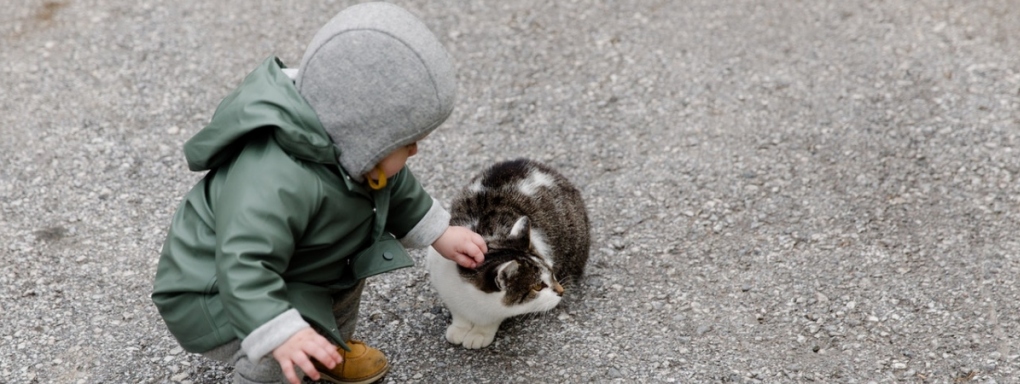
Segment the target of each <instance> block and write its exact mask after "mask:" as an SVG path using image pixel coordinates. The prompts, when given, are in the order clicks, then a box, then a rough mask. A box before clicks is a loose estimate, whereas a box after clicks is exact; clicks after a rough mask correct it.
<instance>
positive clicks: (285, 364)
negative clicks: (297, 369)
mask: <svg viewBox="0 0 1020 384" xmlns="http://www.w3.org/2000/svg"><path fill="white" fill-rule="evenodd" d="M280 369H281V370H282V371H283V376H285V377H286V378H287V381H288V382H290V384H300V383H299V382H298V378H297V374H296V373H294V365H293V364H291V362H290V360H287V359H283V360H280Z"/></svg>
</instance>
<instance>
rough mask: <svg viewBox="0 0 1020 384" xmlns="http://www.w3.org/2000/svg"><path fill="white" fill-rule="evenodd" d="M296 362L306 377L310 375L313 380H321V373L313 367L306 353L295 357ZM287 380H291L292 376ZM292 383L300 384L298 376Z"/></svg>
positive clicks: (295, 376) (292, 372)
mask: <svg viewBox="0 0 1020 384" xmlns="http://www.w3.org/2000/svg"><path fill="white" fill-rule="evenodd" d="M294 362H296V363H297V365H298V366H299V367H301V370H302V371H304V372H305V375H308V377H310V378H312V380H316V381H318V380H319V371H318V370H316V369H315V366H314V365H312V361H311V360H308V356H306V355H305V354H304V353H299V354H297V356H294ZM290 373H291V374H294V371H293V370H291V372H290ZM287 379H288V380H289V379H290V376H287ZM291 383H293V384H298V382H297V375H294V380H293V381H291Z"/></svg>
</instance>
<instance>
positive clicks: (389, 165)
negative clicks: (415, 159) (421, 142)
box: [365, 142, 418, 181]
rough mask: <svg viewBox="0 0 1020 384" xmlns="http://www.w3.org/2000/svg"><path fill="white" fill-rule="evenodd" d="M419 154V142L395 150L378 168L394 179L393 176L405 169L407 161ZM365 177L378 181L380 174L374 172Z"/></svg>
mask: <svg viewBox="0 0 1020 384" xmlns="http://www.w3.org/2000/svg"><path fill="white" fill-rule="evenodd" d="M417 153H418V143H417V142H414V143H411V144H408V145H405V146H403V147H400V148H397V149H395V150H394V151H393V152H390V154H389V155H386V157H384V158H383V159H382V160H381V161H379V164H378V165H377V168H379V169H382V170H383V172H385V173H386V178H390V177H393V175H396V174H397V172H400V170H401V169H404V165H407V159H408V158H409V157H411V156H414V155H415V154H417ZM365 177H367V178H370V179H372V180H376V181H378V180H379V173H378V171H375V170H373V171H371V172H369V173H367V174H365Z"/></svg>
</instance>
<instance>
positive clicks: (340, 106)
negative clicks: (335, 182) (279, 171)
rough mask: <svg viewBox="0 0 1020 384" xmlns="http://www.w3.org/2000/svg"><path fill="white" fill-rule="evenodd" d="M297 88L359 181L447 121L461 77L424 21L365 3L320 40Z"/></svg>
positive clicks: (333, 23) (341, 15) (332, 22)
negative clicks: (402, 148)
mask: <svg viewBox="0 0 1020 384" xmlns="http://www.w3.org/2000/svg"><path fill="white" fill-rule="evenodd" d="M296 86H297V90H298V92H299V93H300V94H301V96H303V97H304V98H305V100H307V101H308V104H309V105H311V106H312V109H314V110H315V112H316V113H317V115H318V118H319V121H321V122H322V126H323V128H324V129H325V131H326V132H327V133H328V134H329V136H330V137H331V138H332V139H333V142H334V143H336V146H337V147H338V150H339V153H340V159H339V162H340V165H341V166H342V167H343V168H344V169H345V170H346V171H347V173H348V174H349V175H350V176H351V178H353V179H355V180H356V181H359V182H360V181H362V179H363V175H364V174H365V173H368V172H369V171H371V170H372V168H374V167H375V166H376V164H377V163H378V162H379V161H380V160H382V159H383V158H384V157H386V156H387V155H388V154H389V153H390V152H392V151H393V150H394V149H397V148H399V147H401V146H404V145H407V144H410V143H413V142H415V141H417V140H419V139H421V138H423V137H425V136H426V135H428V134H429V133H430V132H432V130H434V129H436V127H438V126H439V125H440V124H442V123H443V122H444V121H446V119H447V117H449V116H450V113H451V112H452V111H453V104H454V97H455V93H456V75H455V71H454V66H453V61H452V59H451V58H450V56H449V54H448V53H447V52H446V50H445V49H444V48H443V46H442V44H440V42H439V40H438V39H437V38H436V36H435V35H433V34H432V32H430V31H429V30H428V28H427V27H426V26H425V24H424V23H422V22H421V20H418V19H417V18H416V17H414V16H413V15H412V14H411V13H410V12H408V11H406V10H404V9H403V8H400V7H398V6H396V5H393V4H390V3H363V4H358V5H355V6H352V7H350V8H347V9H345V10H343V11H342V12H340V13H339V14H337V15H336V16H335V17H334V18H333V19H332V20H330V21H329V23H327V24H326V25H325V26H323V27H322V28H321V29H320V30H319V31H318V33H316V35H315V37H314V38H313V39H312V42H311V43H310V44H309V45H308V48H307V49H306V51H305V54H304V57H303V58H302V60H301V67H300V69H299V72H298V75H297V79H296Z"/></svg>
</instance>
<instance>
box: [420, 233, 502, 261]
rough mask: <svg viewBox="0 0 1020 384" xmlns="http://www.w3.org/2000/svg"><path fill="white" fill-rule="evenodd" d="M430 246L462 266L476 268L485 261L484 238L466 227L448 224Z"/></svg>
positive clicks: (486, 250)
mask: <svg viewBox="0 0 1020 384" xmlns="http://www.w3.org/2000/svg"><path fill="white" fill-rule="evenodd" d="M432 248H435V250H436V252H439V254H440V255H443V257H445V258H447V259H450V260H451V261H453V262H455V263H457V264H459V265H460V266H462V267H464V268H471V269H474V268H477V267H478V266H479V265H481V264H482V262H483V261H485V252H488V251H489V249H488V247H486V246H485V240H484V239H482V236H481V235H479V234H477V233H475V231H472V230H470V229H468V228H466V227H457V226H450V227H449V228H447V229H446V232H443V234H442V235H440V236H439V238H438V239H436V242H435V243H432Z"/></svg>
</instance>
